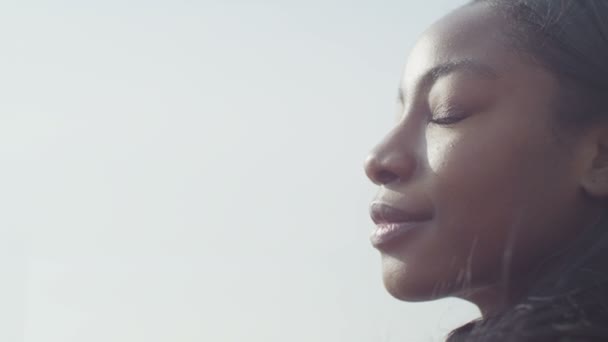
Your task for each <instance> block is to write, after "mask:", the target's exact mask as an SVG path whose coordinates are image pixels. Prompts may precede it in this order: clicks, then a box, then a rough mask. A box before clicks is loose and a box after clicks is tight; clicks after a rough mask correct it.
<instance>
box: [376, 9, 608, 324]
mask: <svg viewBox="0 0 608 342" xmlns="http://www.w3.org/2000/svg"><path fill="white" fill-rule="evenodd" d="M503 20H504V19H501V18H498V17H497V16H496V15H495V14H494V13H493V12H492V10H491V9H490V8H489V7H488V6H487V5H485V4H476V5H472V6H465V7H463V8H460V9H458V10H456V11H455V12H453V13H451V14H449V15H448V16H446V17H444V18H443V19H441V20H440V21H439V22H437V23H436V24H434V25H433V26H432V27H431V28H430V29H429V30H428V31H427V32H426V33H425V34H424V35H423V36H422V38H420V40H419V41H418V43H417V44H416V46H415V47H414V49H413V51H412V52H411V55H410V57H409V59H408V62H407V66H406V68H405V72H404V75H403V78H402V84H401V88H402V96H403V103H402V104H400V105H399V107H400V108H399V112H398V113H399V115H398V120H397V123H396V125H395V126H394V128H393V129H392V130H391V131H390V132H389V133H388V134H387V136H386V137H385V138H384V139H383V140H382V141H381V142H380V143H379V144H378V145H377V146H376V147H375V148H374V149H373V150H372V152H371V153H370V155H369V156H368V158H367V160H366V163H365V171H366V173H367V175H368V177H369V178H370V179H371V180H372V181H373V182H374V183H376V184H378V185H380V190H379V193H378V195H377V198H376V199H375V201H379V202H383V203H386V204H389V205H391V206H393V207H396V208H401V209H404V210H408V211H410V212H414V213H419V214H428V215H429V216H430V217H432V218H431V219H430V220H428V221H425V222H424V223H421V224H420V226H419V227H418V228H416V229H415V230H413V231H411V232H410V233H408V234H406V235H404V236H403V238H401V239H398V240H397V241H395V242H394V243H393V244H391V245H389V246H384V247H382V248H380V252H381V255H382V268H383V279H384V284H385V287H386V289H387V290H388V291H389V293H390V294H392V295H393V296H394V297H396V298H399V299H402V300H407V301H426V300H432V299H438V298H443V297H447V296H456V297H460V298H463V299H467V300H469V301H472V302H473V303H475V304H477V305H478V306H479V308H480V309H481V311H482V313H483V314H484V315H489V314H492V313H493V312H495V311H497V310H500V309H502V308H504V307H505V306H506V305H510V304H512V303H513V302H514V301H515V300H517V298H518V296H520V295H521V293H522V292H523V291H525V290H526V288H527V286H528V284H529V279H531V275H532V274H533V273H532V271H533V270H534V268H535V267H536V266H538V265H539V264H540V263H541V261H543V260H544V259H545V258H546V257H547V256H549V255H551V254H552V253H555V251H558V250H560V249H561V248H563V247H564V246H565V245H566V244H567V242H568V241H571V240H572V239H573V238H574V237H575V236H576V235H577V234H578V233H579V232H580V230H582V229H584V228H585V227H587V226H589V225H591V224H593V223H594V222H596V221H597V220H598V219H599V218H600V216H601V213H602V211H603V210H605V205H604V204H602V202H601V201H600V199H601V198H604V197H606V195H607V193H608V189H607V188H608V185H607V184H608V176H607V173H608V171H606V170H607V169H608V167H607V166H606V164H608V163H606V162H605V160H606V159H608V158H606V156H605V154H606V152H605V151H606V148H605V146H606V145H608V134H607V132H608V128H607V127H608V125H606V124H605V123H602V124H595V125H594V126H589V127H587V128H585V129H584V131H580V132H579V133H580V134H577V136H576V137H575V138H574V137H569V138H568V139H558V137H559V134H560V133H559V129H556V127H557V125H556V122H555V120H556V119H555V106H554V104H555V99H556V96H558V94H559V89H560V88H559V82H558V80H557V78H556V77H555V76H554V75H553V74H552V73H551V72H550V71H548V70H547V69H545V68H543V67H541V66H539V65H535V64H533V63H532V62H531V60H530V59H528V58H525V56H523V55H522V54H521V53H515V52H514V51H513V49H511V48H510V47H509V44H507V40H506V39H507V38H506V36H505V35H504V29H505V27H506V25H505V23H504V21H503ZM462 61H467V62H466V63H464V64H465V65H466V66H465V67H460V68H459V67H455V68H451V70H449V71H447V72H442V73H441V76H439V77H436V80H435V81H434V82H433V81H432V80H430V79H426V80H425V74H426V73H427V72H428V71H429V70H431V69H432V68H434V67H437V66H439V65H443V64H445V63H448V64H449V63H452V65H453V64H459V63H460V62H462ZM471 61H475V63H478V64H482V65H484V66H483V67H478V66H475V67H470V65H472V64H473V63H472V62H471ZM460 64H462V63H460ZM475 65H477V64H475ZM444 69H446V68H444ZM444 71H445V70H444ZM446 116H448V117H449V116H452V117H455V118H460V119H459V120H456V121H454V122H452V123H445V122H444V123H437V122H432V121H429V120H434V119H437V118H443V117H446Z"/></svg>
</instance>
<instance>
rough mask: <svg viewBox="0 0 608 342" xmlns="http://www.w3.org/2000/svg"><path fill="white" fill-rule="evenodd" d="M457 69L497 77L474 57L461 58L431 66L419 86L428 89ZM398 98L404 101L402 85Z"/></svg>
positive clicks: (495, 73)
mask: <svg viewBox="0 0 608 342" xmlns="http://www.w3.org/2000/svg"><path fill="white" fill-rule="evenodd" d="M457 71H465V72H468V73H472V74H474V75H476V76H479V77H481V78H486V79H497V78H498V77H499V75H498V73H497V72H496V70H495V69H494V68H492V67H491V66H489V65H487V64H484V63H481V62H479V61H476V60H474V59H463V60H458V61H451V62H446V63H442V64H439V65H436V66H434V67H432V68H431V69H429V70H428V71H426V72H425V73H424V75H423V76H422V78H421V81H420V86H421V87H422V88H423V89H429V88H430V87H431V86H432V85H433V84H434V83H435V82H437V81H438V80H439V79H440V78H442V77H446V76H448V75H450V74H452V73H454V72H457ZM398 98H399V101H401V103H405V89H403V88H402V87H399V94H398Z"/></svg>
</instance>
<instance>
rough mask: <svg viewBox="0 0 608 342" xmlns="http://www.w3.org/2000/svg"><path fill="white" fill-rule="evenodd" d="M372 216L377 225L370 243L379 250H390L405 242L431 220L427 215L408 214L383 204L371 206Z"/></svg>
mask: <svg viewBox="0 0 608 342" xmlns="http://www.w3.org/2000/svg"><path fill="white" fill-rule="evenodd" d="M370 216H371V218H372V220H373V221H374V223H375V224H376V228H375V229H374V230H373V231H372V234H371V236H370V241H371V243H372V245H373V246H374V247H375V248H377V249H385V248H388V247H389V246H391V245H393V244H394V243H395V242H396V241H400V240H403V239H404V238H405V237H406V236H407V235H410V234H409V233H411V232H412V231H413V230H417V228H420V227H422V226H423V223H424V222H425V221H428V220H429V219H430V218H431V217H430V215H427V214H420V213H414V212H408V211H406V210H403V209H397V208H395V207H392V206H390V205H388V204H385V203H381V202H373V203H372V204H371V205H370Z"/></svg>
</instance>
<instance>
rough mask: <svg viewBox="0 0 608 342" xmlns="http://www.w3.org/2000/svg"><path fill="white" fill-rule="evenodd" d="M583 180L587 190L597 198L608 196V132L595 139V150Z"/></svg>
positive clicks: (582, 183) (582, 182) (584, 187)
mask: <svg viewBox="0 0 608 342" xmlns="http://www.w3.org/2000/svg"><path fill="white" fill-rule="evenodd" d="M590 159H591V160H590V161H589V163H588V168H587V170H586V172H585V174H584V176H583V178H582V180H581V185H582V186H583V189H584V190H585V192H586V193H587V194H588V195H590V196H591V197H595V198H597V199H606V198H608V134H602V136H601V137H599V138H598V139H596V140H595V148H594V152H593V154H592V156H591V158H590Z"/></svg>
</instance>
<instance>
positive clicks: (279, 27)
mask: <svg viewBox="0 0 608 342" xmlns="http://www.w3.org/2000/svg"><path fill="white" fill-rule="evenodd" d="M461 3H463V1H462V0H428V1H424V2H419V1H416V2H414V1H404V0H400V1H397V0H390V1H386V2H377V1H361V2H357V1H328V0H310V1H298V2H295V1H291V2H289V1H267V0H261V1H251V0H250V1H243V0H240V1H239V0H224V1H220V0H202V1H190V0H152V1H143V0H120V1H118V0H107V1H76V0H56V1H45V0H24V1H21V0H20V1H10V0H9V1H3V2H1V3H0V42H2V44H0V93H1V94H2V96H0V98H1V101H0V163H1V165H0V166H1V168H2V175H3V176H2V177H1V178H0V179H1V180H0V189H2V190H1V192H0V193H1V195H0V204H1V208H2V214H1V215H0V247H1V248H0V254H1V256H2V259H1V260H0V267H2V272H1V273H0V274H1V275H0V276H1V277H2V279H0V280H1V281H0V290H1V291H0V300H1V302H2V303H3V305H2V308H1V309H0V340H2V341H25V342H83V341H86V342H108V341H112V342H139V341H141V342H144V341H145V342H161V341H162V342H166V341H176V342H194V341H196V342H200V341H219V342H232V341H235V342H237V341H238V342H242V341H247V342H279V341H290V342H299V341H302V342H310V341H315V342H337V341H349V342H370V341H374V342H393V341H395V342H397V341H411V342H419V341H420V342H424V341H440V340H441V339H442V338H443V337H444V336H445V334H446V333H447V332H449V331H450V329H452V328H453V327H455V326H457V325H459V324H461V323H464V322H466V321H468V320H470V319H472V318H475V317H476V316H477V315H478V312H477V311H476V309H475V308H474V307H473V306H472V305H469V304H466V303H464V302H462V301H457V300H453V299H450V300H443V301H438V302H433V303H417V304H413V303H403V302H399V301H397V300H395V299H393V298H391V297H390V296H389V295H388V294H387V293H386V291H385V290H384V288H383V286H382V282H381V277H380V262H379V260H380V259H379V255H378V253H377V252H376V251H375V250H374V249H373V248H372V247H371V246H370V244H369V241H368V234H369V231H370V229H371V228H372V223H371V220H370V219H369V216H368V212H367V206H368V203H369V201H370V200H371V199H372V197H373V195H374V193H375V190H376V189H375V187H374V186H373V185H372V184H371V183H370V182H369V181H368V180H367V179H366V178H365V175H364V173H363V168H362V165H363V160H364V158H365V155H366V153H367V151H368V150H369V149H370V148H371V147H372V146H373V145H374V144H375V143H376V142H377V141H378V140H379V139H380V138H381V137H382V136H383V134H384V133H385V132H386V131H387V130H388V129H389V128H390V126H391V124H392V120H393V117H394V115H393V114H394V104H395V98H396V92H397V90H396V89H397V85H398V81H399V77H400V72H401V70H402V67H403V64H404V61H405V57H406V56H407V52H408V50H409V49H410V48H411V46H412V44H413V42H414V41H415V37H416V36H417V35H418V34H419V33H420V32H421V31H422V30H423V29H424V28H425V27H426V26H428V25H429V24H430V23H431V22H432V21H433V20H435V19H437V18H438V17H439V16H441V15H442V14H444V13H446V12H447V11H448V10H449V9H451V8H453V7H455V6H457V5H459V4H461Z"/></svg>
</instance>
